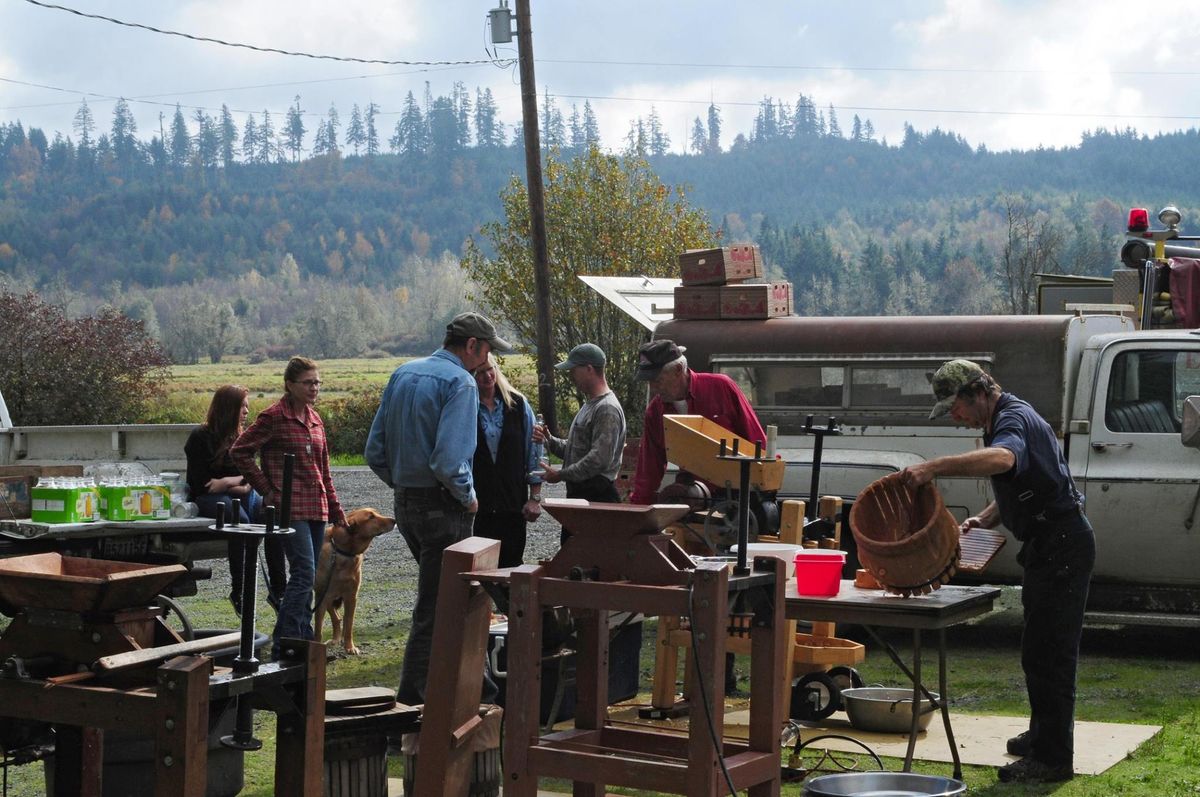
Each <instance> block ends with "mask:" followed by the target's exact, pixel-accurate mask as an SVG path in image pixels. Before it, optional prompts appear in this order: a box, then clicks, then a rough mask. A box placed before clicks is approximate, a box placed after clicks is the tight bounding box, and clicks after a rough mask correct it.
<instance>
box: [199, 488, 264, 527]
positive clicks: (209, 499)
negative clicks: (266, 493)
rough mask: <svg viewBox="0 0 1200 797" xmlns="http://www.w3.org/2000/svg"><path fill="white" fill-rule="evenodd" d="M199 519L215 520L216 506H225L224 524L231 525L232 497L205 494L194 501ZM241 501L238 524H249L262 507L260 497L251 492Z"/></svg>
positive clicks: (226, 494) (232, 519)
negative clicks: (198, 511)
mask: <svg viewBox="0 0 1200 797" xmlns="http://www.w3.org/2000/svg"><path fill="white" fill-rule="evenodd" d="M194 500H195V502H196V507H197V508H198V509H199V510H200V517H210V518H216V516H217V504H224V505H225V522H226V523H233V522H234V517H233V496H232V495H230V494H229V493H205V494H204V495H200V496H197V497H196V498H195V499H194ZM240 500H241V511H240V512H238V517H237V522H238V523H249V522H251V521H252V520H254V519H255V516H256V515H258V512H259V510H260V509H261V507H262V496H260V495H259V494H258V493H256V492H254V491H253V490H251V491H250V492H249V493H247V494H246V495H245V496H244V497H243V498H241V499H240Z"/></svg>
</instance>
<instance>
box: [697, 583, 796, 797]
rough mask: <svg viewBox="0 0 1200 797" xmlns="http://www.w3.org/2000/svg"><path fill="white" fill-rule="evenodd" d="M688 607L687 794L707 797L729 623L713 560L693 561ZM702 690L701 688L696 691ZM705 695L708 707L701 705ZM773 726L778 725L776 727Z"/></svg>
mask: <svg viewBox="0 0 1200 797" xmlns="http://www.w3.org/2000/svg"><path fill="white" fill-rule="evenodd" d="M691 590H692V596H691V602H690V608H691V613H692V641H693V647H694V648H695V651H696V655H695V656H694V657H693V660H692V665H693V666H694V667H695V668H696V675H697V677H696V684H695V689H694V690H693V691H694V692H695V693H696V694H689V695H688V699H689V701H690V702H691V704H692V713H691V721H690V722H689V724H688V747H687V749H688V762H689V767H688V772H687V794H691V795H705V797H711V795H715V794H716V793H717V787H718V784H721V785H722V788H723V785H724V778H723V775H722V774H721V770H720V766H719V764H718V763H717V752H716V750H714V749H713V741H712V731H711V730H710V727H709V724H711V727H712V728H714V729H716V734H717V738H718V739H720V738H721V737H722V736H723V734H724V729H725V694H724V692H723V688H724V684H725V637H726V635H727V628H726V627H727V625H728V623H729V570H728V568H726V567H725V566H724V565H720V564H715V563H706V564H701V565H698V566H697V567H696V572H695V575H694V577H693V581H692V586H691ZM701 690H704V694H703V695H702V694H700V692H701ZM705 698H707V706H708V710H707V711H705V705H706V700H705ZM777 732H778V731H777Z"/></svg>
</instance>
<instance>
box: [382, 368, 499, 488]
mask: <svg viewBox="0 0 1200 797" xmlns="http://www.w3.org/2000/svg"><path fill="white" fill-rule="evenodd" d="M478 408H479V389H478V388H477V387H476V386H475V379H474V377H472V376H471V374H470V373H468V372H467V370H466V368H464V367H463V363H462V360H460V359H459V358H458V357H456V356H455V355H454V354H452V353H451V352H449V351H447V350H446V349H438V350H437V351H436V352H434V353H433V354H431V355H430V356H428V357H422V358H420V359H417V360H411V361H409V362H406V363H404V364H403V365H401V366H400V367H399V368H397V369H396V370H395V372H393V373H392V376H391V378H390V379H389V380H388V384H387V387H386V388H384V391H383V397H382V399H381V400H380V403H379V411H378V412H377V413H376V414H375V420H374V422H372V424H371V431H370V434H368V435H367V446H366V449H365V450H364V452H363V456H364V457H365V458H366V460H367V464H368V465H369V466H370V467H371V470H373V471H375V474H376V475H377V476H379V478H381V479H383V481H384V483H386V484H387V485H388V486H389V487H393V488H395V487H433V486H436V485H438V484H440V485H442V486H443V487H445V488H446V489H447V490H449V491H450V494H451V495H453V496H454V498H455V500H457V501H458V502H459V503H461V504H463V505H464V506H465V505H467V504H469V503H471V502H472V501H473V500H475V486H474V483H473V481H472V479H471V459H472V457H474V456H475V444H476V416H477V413H478Z"/></svg>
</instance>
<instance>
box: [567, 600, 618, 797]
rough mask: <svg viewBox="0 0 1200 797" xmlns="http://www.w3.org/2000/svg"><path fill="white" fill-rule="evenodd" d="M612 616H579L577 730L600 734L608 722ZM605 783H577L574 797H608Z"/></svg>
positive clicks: (603, 613)
mask: <svg viewBox="0 0 1200 797" xmlns="http://www.w3.org/2000/svg"><path fill="white" fill-rule="evenodd" d="M608 614H609V613H608V612H606V611H597V610H591V609H589V610H586V611H581V612H577V613H575V633H576V637H577V639H578V646H577V649H576V654H575V692H576V698H575V727H576V728H587V729H589V730H599V729H601V728H603V727H604V723H605V720H607V719H608V667H609V661H608ZM604 793H605V792H604V784H603V783H584V782H580V781H576V782H575V787H574V790H573V794H574V797H604Z"/></svg>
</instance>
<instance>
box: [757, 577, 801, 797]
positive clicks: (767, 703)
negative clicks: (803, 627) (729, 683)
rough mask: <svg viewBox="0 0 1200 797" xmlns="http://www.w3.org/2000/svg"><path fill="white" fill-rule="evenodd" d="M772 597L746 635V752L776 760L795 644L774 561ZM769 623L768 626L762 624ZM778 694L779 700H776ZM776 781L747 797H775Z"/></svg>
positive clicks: (777, 795) (794, 628)
mask: <svg viewBox="0 0 1200 797" xmlns="http://www.w3.org/2000/svg"><path fill="white" fill-rule="evenodd" d="M775 567H776V575H777V577H776V580H775V585H774V590H775V595H774V601H773V603H772V605H771V610H770V613H769V616H766V615H767V612H766V610H765V608H763V609H760V614H758V615H757V616H756V617H755V618H754V627H753V630H752V631H751V632H750V645H751V653H750V749H751V750H754V751H773V752H774V753H775V756H776V758H777V759H778V757H779V729H780V728H782V727H783V721H784V718H785V717H786V716H787V711H786V710H785V708H784V706H785V705H786V703H785V702H784V701H785V700H787V699H788V698H789V697H790V696H791V689H790V688H785V685H787V686H788V687H790V686H791V681H790V680H787V679H785V678H783V677H782V674H783V673H788V674H789V675H790V674H791V670H792V658H793V657H792V648H793V646H795V644H796V623H795V621H785V620H784V617H783V607H784V597H783V596H784V588H783V586H784V583H785V582H784V578H783V576H784V573H785V572H786V570H785V568H784V563H783V562H782V561H776V562H775ZM764 623H769V625H764ZM780 693H782V696H783V699H782V700H781V699H779V697H778V696H779V695H780ZM779 788H780V786H779V778H774V779H773V780H770V781H767V782H765V783H758V784H755V785H754V786H751V787H750V790H749V794H750V797H779Z"/></svg>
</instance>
